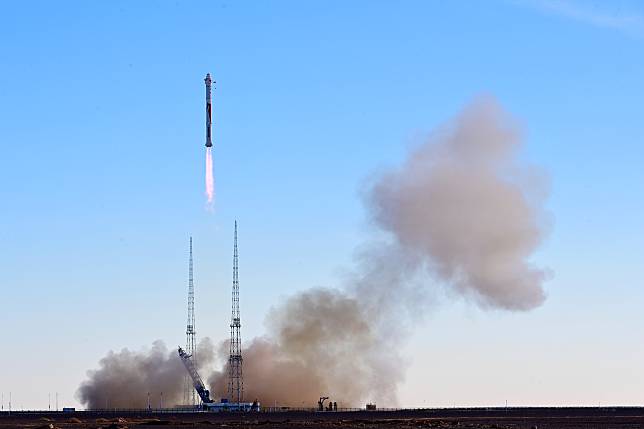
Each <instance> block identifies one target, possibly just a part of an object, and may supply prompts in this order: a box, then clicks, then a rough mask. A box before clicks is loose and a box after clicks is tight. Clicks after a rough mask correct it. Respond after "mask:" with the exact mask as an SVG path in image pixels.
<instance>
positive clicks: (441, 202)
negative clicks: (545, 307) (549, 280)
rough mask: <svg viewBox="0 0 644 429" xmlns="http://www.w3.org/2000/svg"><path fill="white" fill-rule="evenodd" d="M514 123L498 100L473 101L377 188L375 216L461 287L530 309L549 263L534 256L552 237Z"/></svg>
mask: <svg viewBox="0 0 644 429" xmlns="http://www.w3.org/2000/svg"><path fill="white" fill-rule="evenodd" d="M520 137H521V136H520V133H519V129H518V126H517V125H516V123H515V121H514V120H513V119H512V118H511V117H510V116H509V115H508V114H507V113H505V112H504V111H503V110H502V109H501V107H500V106H499V105H498V104H497V103H496V102H495V101H494V100H493V99H491V98H486V99H481V100H478V101H476V102H475V103H473V104H472V105H470V106H468V107H467V108H466V109H465V110H464V111H463V112H462V113H461V115H460V116H459V117H458V118H457V119H456V120H455V121H454V122H453V123H451V124H448V125H447V126H445V127H443V128H442V129H441V130H439V131H438V132H436V133H434V134H433V135H432V136H431V137H430V138H429V139H428V141H427V142H426V143H425V144H424V145H422V146H421V147H419V148H417V149H416V150H415V151H413V152H412V153H411V155H410V156H409V157H408V158H407V160H406V161H405V163H404V164H403V165H402V167H400V168H398V169H395V170H393V171H389V172H386V173H385V174H383V175H382V176H381V177H380V178H379V180H378V181H377V182H376V183H375V185H374V187H373V189H372V190H371V192H370V194H369V206H370V207H371V209H372V215H373V218H374V221H375V222H376V224H377V225H378V226H379V227H380V228H382V229H383V230H384V231H387V232H389V233H390V234H391V236H392V237H393V240H394V242H395V244H396V245H397V246H399V248H400V249H401V250H402V252H403V254H405V255H412V256H413V257H415V258H416V259H415V261H414V262H415V263H422V264H423V265H424V266H426V267H427V268H428V269H429V270H430V271H431V272H432V273H433V274H434V275H435V276H436V277H437V278H438V279H439V280H442V281H444V282H446V283H447V284H449V285H451V286H453V287H454V288H455V290H456V292H458V293H461V294H463V295H465V296H466V297H468V298H472V299H474V300H475V301H477V302H478V303H479V304H481V305H483V306H486V307H499V308H504V309H508V310H529V309H531V308H534V307H537V306H539V305H540V304H541V303H542V302H543V301H544V299H545V294H544V291H543V287H542V284H543V282H544V280H545V277H546V271H544V270H542V269H539V268H536V267H534V266H533V265H531V263H530V262H529V257H530V255H531V254H532V253H533V252H534V251H535V249H536V247H537V246H538V245H539V243H540V242H541V240H542V239H543V236H544V229H545V228H544V224H545V223H546V220H547V219H546V216H545V213H544V211H543V209H542V204H543V197H544V196H545V179H544V178H543V176H542V175H540V174H539V172H538V170H536V169H535V168H534V167H532V166H530V165H527V164H525V163H520V162H519V161H518V159H517V156H516V155H517V150H518V149H519V148H520V146H521V138H520Z"/></svg>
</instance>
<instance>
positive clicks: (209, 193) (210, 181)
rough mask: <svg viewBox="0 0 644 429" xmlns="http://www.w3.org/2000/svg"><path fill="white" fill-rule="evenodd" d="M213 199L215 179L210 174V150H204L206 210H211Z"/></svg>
mask: <svg viewBox="0 0 644 429" xmlns="http://www.w3.org/2000/svg"><path fill="white" fill-rule="evenodd" d="M214 199H215V178H214V176H213V174H212V149H211V148H209V147H207V148H206V208H207V209H209V210H212V206H213V201H214Z"/></svg>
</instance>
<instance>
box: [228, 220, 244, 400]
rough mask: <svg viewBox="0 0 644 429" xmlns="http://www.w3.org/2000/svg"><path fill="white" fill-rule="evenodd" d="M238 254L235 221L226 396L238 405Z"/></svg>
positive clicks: (240, 396)
mask: <svg viewBox="0 0 644 429" xmlns="http://www.w3.org/2000/svg"><path fill="white" fill-rule="evenodd" d="M238 259H239V254H238V252H237V221H235V239H234V246H233V298H232V315H231V320H230V355H229V357H228V371H229V373H228V377H229V378H228V395H229V397H230V400H231V401H232V402H236V403H240V402H241V401H242V400H243V398H244V380H243V377H242V351H241V336H240V330H241V318H240V312H239V261H238Z"/></svg>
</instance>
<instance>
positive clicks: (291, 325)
mask: <svg viewBox="0 0 644 429" xmlns="http://www.w3.org/2000/svg"><path fill="white" fill-rule="evenodd" d="M520 143H521V140H520V135H519V132H518V129H517V126H516V125H515V124H514V122H513V121H512V119H511V118H509V117H508V115H507V114H506V113H504V112H503V111H502V109H501V108H500V107H499V106H498V105H497V103H496V102H495V101H494V100H493V99H482V100H478V101H477V102H475V103H473V104H472V105H470V106H468V107H467V108H466V109H465V110H464V111H463V112H462V113H461V115H460V116H459V117H457V118H456V120H455V121H454V122H452V123H450V124H448V125H446V126H445V127H443V128H442V129H441V130H439V131H438V132H436V133H434V134H432V135H431V136H430V137H429V138H428V140H427V141H426V142H425V143H424V144H423V145H421V146H420V147H418V148H416V149H415V150H414V151H412V152H411V153H410V155H409V157H408V158H407V159H406V161H405V162H404V163H403V165H402V166H401V167H400V168H396V169H393V170H390V171H386V172H384V173H383V174H381V175H379V176H378V177H377V180H375V181H374V182H373V183H372V186H371V187H370V189H369V191H368V193H367V195H366V201H367V208H368V209H369V213H370V215H371V218H372V220H373V222H374V225H375V226H376V227H377V229H378V232H380V233H383V232H384V234H380V235H384V237H383V238H381V239H380V241H375V242H373V243H369V244H368V245H367V246H365V247H364V248H363V249H361V250H360V252H359V253H358V256H357V264H356V266H357V268H356V269H355V271H354V273H353V274H352V275H350V276H349V279H348V281H347V284H346V285H345V288H344V289H343V290H334V289H312V290H309V291H305V292H302V293H299V294H296V295H295V296H293V297H291V298H290V299H288V300H287V301H286V302H285V303H283V304H281V305H280V306H278V307H275V308H274V309H273V310H272V311H271V313H270V314H269V315H268V318H267V328H268V333H267V335H266V336H265V337H263V338H260V339H255V340H253V341H252V342H251V343H250V344H249V346H248V347H247V348H246V350H245V351H244V372H245V379H246V380H247V382H246V384H245V387H246V393H247V395H246V397H247V398H248V399H254V398H260V399H261V400H262V401H263V402H264V404H266V405H274V403H275V402H277V403H278V404H287V405H293V406H298V405H302V404H306V405H307V406H308V405H310V404H314V403H315V400H316V399H317V397H318V396H320V395H322V394H325V395H330V396H332V398H333V399H335V400H337V401H339V402H340V403H342V404H343V405H345V406H356V405H359V404H363V403H364V401H368V400H374V401H378V402H381V403H385V404H391V405H393V404H395V403H396V387H397V385H398V384H399V383H400V382H401V381H402V379H403V375H404V374H403V371H402V370H401V368H402V367H403V365H402V363H403V362H404V360H403V359H402V358H401V357H400V356H397V355H396V352H395V350H396V346H397V345H398V343H399V342H400V341H401V340H402V339H403V338H404V337H405V335H406V333H407V332H408V327H409V325H410V322H411V321H413V318H414V315H418V314H422V313H423V312H424V309H425V307H426V306H427V305H428V301H427V296H428V295H429V296H431V293H430V290H431V289H432V288H433V287H434V286H435V285H436V284H444V285H446V286H447V287H448V288H449V289H448V290H450V291H453V292H454V293H455V294H457V295H460V296H463V297H465V298H468V299H471V300H473V301H474V302H475V303H476V304H479V305H481V306H482V307H484V308H502V309H507V310H529V309H531V308H534V307H536V306H538V305H540V304H541V303H542V302H543V300H544V297H545V295H544V291H543V288H542V283H543V280H544V271H543V270H540V269H538V268H535V267H533V266H532V265H531V264H530V263H529V261H528V258H529V257H530V255H531V253H532V252H533V251H534V250H535V248H536V246H537V245H538V244H539V242H540V240H541V238H542V236H543V233H544V231H543V226H542V225H543V218H544V213H543V211H542V209H541V206H540V203H541V201H542V197H543V195H544V188H543V186H542V181H541V180H539V175H538V174H537V173H536V171H535V170H534V168H532V167H530V166H528V165H525V164H521V163H520V162H519V161H518V160H517V158H516V155H517V153H516V152H517V150H518V149H519V147H520ZM528 179H529V180H528ZM418 310H420V311H418ZM416 317H417V316H416ZM226 374H227V369H226V368H224V370H223V371H222V372H221V373H216V374H214V375H213V376H212V377H211V378H210V380H209V381H210V383H211V386H212V387H213V390H215V391H218V392H225V389H226Z"/></svg>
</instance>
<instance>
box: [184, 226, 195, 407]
mask: <svg viewBox="0 0 644 429" xmlns="http://www.w3.org/2000/svg"><path fill="white" fill-rule="evenodd" d="M195 336H196V332H195V285H194V280H193V277H192V237H190V257H189V262H188V324H187V326H186V353H187V354H188V355H190V356H191V357H192V362H193V364H194V365H195V366H196V365H197V344H196V339H195ZM184 403H185V404H187V405H197V397H196V395H195V390H194V389H193V386H192V382H191V380H190V379H189V378H188V376H186V391H185V394H184Z"/></svg>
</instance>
